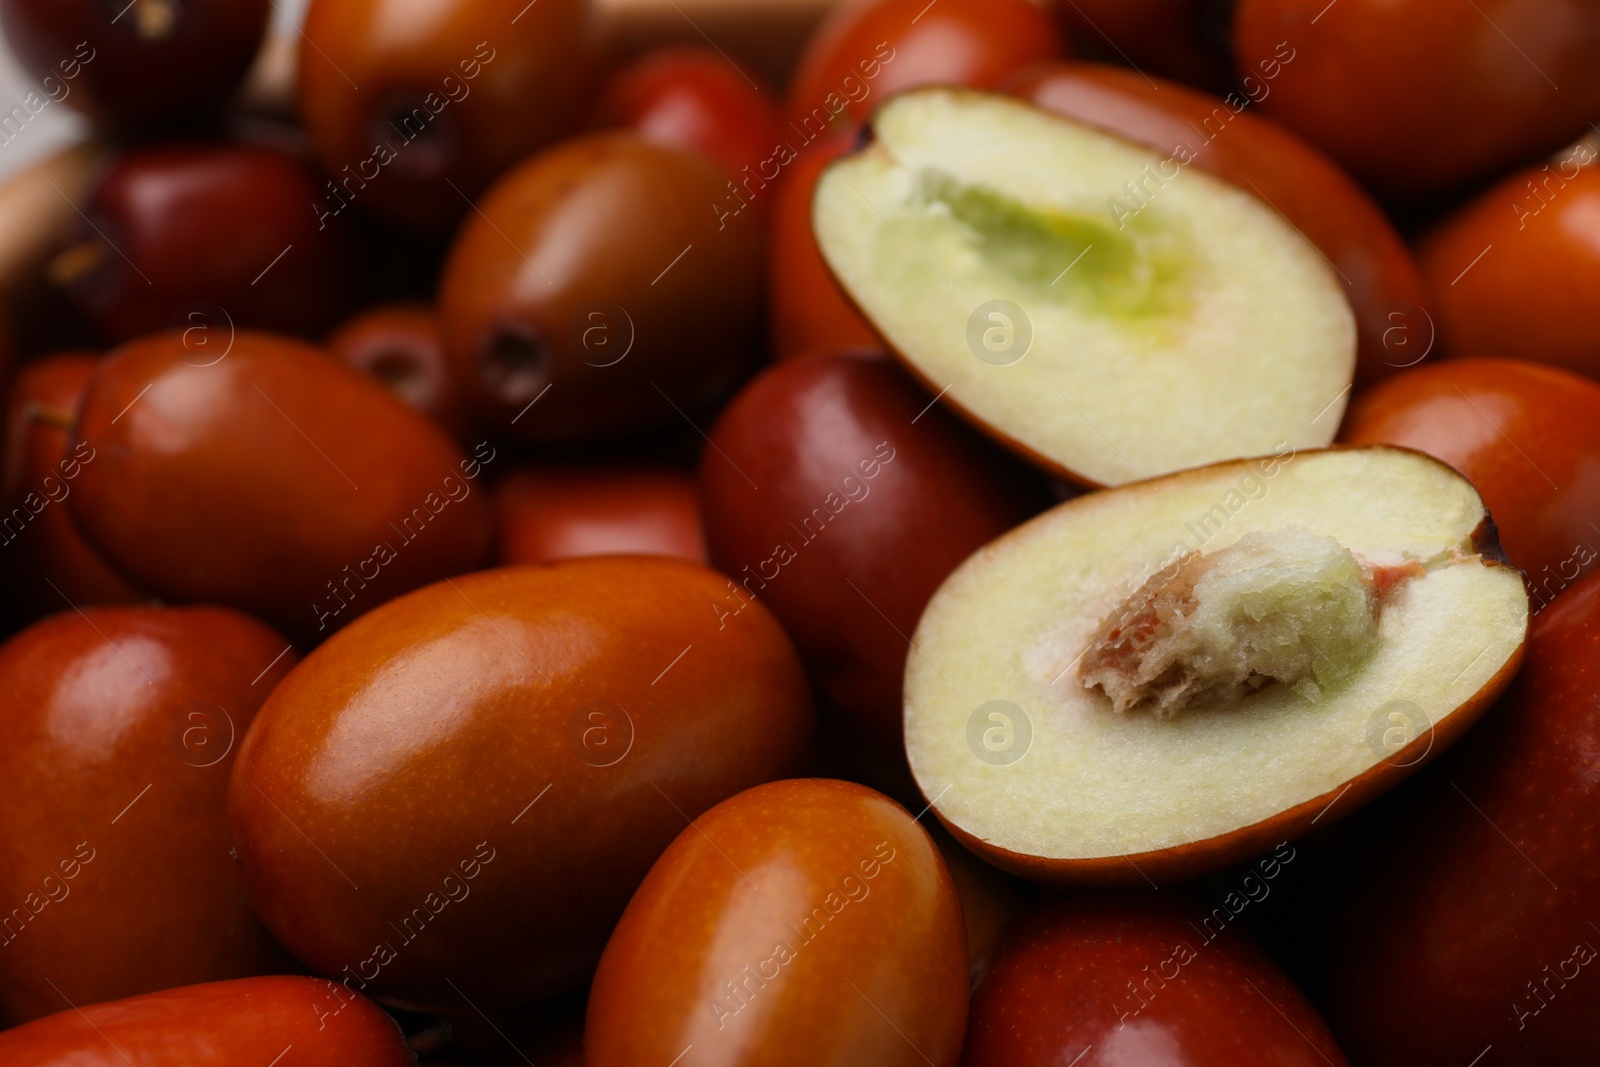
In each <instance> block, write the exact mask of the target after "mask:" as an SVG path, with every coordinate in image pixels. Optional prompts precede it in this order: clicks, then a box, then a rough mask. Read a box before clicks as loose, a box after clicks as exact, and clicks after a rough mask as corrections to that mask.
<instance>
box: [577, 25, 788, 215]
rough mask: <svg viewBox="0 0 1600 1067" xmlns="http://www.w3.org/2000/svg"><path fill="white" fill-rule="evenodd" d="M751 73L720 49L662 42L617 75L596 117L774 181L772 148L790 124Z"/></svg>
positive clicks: (737, 177) (731, 170) (740, 175)
mask: <svg viewBox="0 0 1600 1067" xmlns="http://www.w3.org/2000/svg"><path fill="white" fill-rule="evenodd" d="M747 77H748V75H747V74H745V73H743V68H742V67H737V66H734V65H733V64H731V63H730V62H729V61H728V60H727V59H724V58H723V57H722V56H721V55H719V54H718V53H717V52H716V51H715V50H714V49H711V48H685V47H678V48H662V49H659V50H657V51H654V52H651V53H649V54H647V55H646V56H644V57H643V58H642V59H640V60H638V61H636V62H635V63H633V64H632V65H631V66H629V67H627V68H626V69H624V70H622V71H620V72H619V73H617V74H616V75H615V76H613V77H612V79H611V81H610V82H609V83H608V84H607V85H606V88H605V91H604V92H603V93H602V94H601V96H600V103H599V104H598V105H597V106H596V108H595V114H594V121H595V123H596V124H597V125H599V126H604V127H609V126H623V127H627V128H628V129H631V130H633V132H635V133H637V134H638V135H639V136H640V137H643V138H644V139H645V140H647V141H650V142H653V143H655V144H660V145H666V146H667V147H669V148H688V149H692V150H694V151H696V152H700V153H702V154H704V155H706V156H709V157H710V158H712V159H714V160H716V161H717V163H718V164H719V165H720V166H721V167H722V169H723V170H725V171H726V172H727V173H728V176H729V177H730V179H732V180H734V181H742V180H743V179H745V178H753V180H754V181H755V182H757V183H759V182H761V181H762V180H763V179H765V180H768V181H770V180H771V178H772V177H773V175H774V173H775V172H776V166H775V163H776V161H775V160H774V159H773V150H774V148H775V147H776V146H777V145H778V143H779V142H780V141H781V140H783V137H784V134H785V133H786V132H787V130H786V129H785V128H784V127H783V125H782V120H781V119H780V118H779V116H778V105H777V104H776V103H775V102H774V101H773V99H772V97H771V96H770V95H769V94H768V93H767V92H766V90H764V89H761V88H758V87H757V86H755V85H752V84H751V83H750V82H749V81H747V80H746V78H747ZM763 164H765V165H763ZM760 203H761V204H762V207H763V210H764V209H765V205H766V201H764V200H763V201H760Z"/></svg>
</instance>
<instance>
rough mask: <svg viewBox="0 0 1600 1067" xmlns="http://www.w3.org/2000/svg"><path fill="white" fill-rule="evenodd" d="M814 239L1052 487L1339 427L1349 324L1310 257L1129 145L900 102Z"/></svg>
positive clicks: (832, 184)
mask: <svg viewBox="0 0 1600 1067" xmlns="http://www.w3.org/2000/svg"><path fill="white" fill-rule="evenodd" d="M978 145H981V146H982V150H981V151H979V150H977V148H976V147H975V146H978ZM1177 174H1181V179H1182V180H1175V175H1177ZM1136 183H1137V187H1136ZM1140 190H1142V192H1141V191H1140ZM812 225H813V227H814V228H815V230H816V235H817V242H818V244H819V246H820V247H821V249H822V253H823V257H824V258H825V259H826V260H827V262H828V265H829V266H830V267H831V268H832V269H833V272H834V274H835V275H836V276H837V277H838V278H839V281H840V283H841V284H842V285H843V287H844V290H845V292H847V293H849V294H850V296H851V298H852V299H853V300H855V302H856V303H857V305H858V306H859V307H860V308H861V310H862V312H863V313H864V314H865V315H866V317H867V318H868V320H869V321H871V322H872V323H873V325H874V326H875V327H876V328H877V330H878V331H879V333H881V334H882V335H883V337H884V339H885V341H886V342H887V343H888V344H889V345H890V347H891V348H892V349H893V350H894V352H895V353H896V354H897V355H898V356H899V357H900V358H901V360H902V361H903V362H904V363H905V364H906V365H907V366H908V367H909V368H910V369H911V371H912V373H913V374H915V375H916V376H917V377H918V378H919V379H920V380H921V381H922V383H923V384H924V385H926V386H927V387H928V390H929V392H931V393H935V394H939V395H942V396H944V397H946V398H947V400H948V402H949V403H950V404H951V405H953V406H954V407H955V408H956V409H957V410H958V411H961V412H963V413H964V414H965V415H967V416H968V417H969V418H970V419H972V420H973V421H974V422H975V423H977V424H978V425H979V426H980V427H981V428H983V429H984V430H985V432H987V433H989V434H991V435H993V436H994V437H996V438H998V439H999V440H1001V441H1002V442H1003V443H1005V444H1007V445H1008V446H1009V447H1011V448H1012V449H1013V450H1014V451H1016V452H1018V453H1019V454H1021V455H1024V456H1026V457H1028V458H1030V459H1032V460H1034V461H1035V462H1037V463H1038V464H1039V465H1040V466H1042V467H1044V468H1045V469H1046V470H1048V471H1049V472H1051V473H1053V474H1058V475H1060V476H1062V477H1066V478H1070V479H1072V480H1073V481H1076V482H1079V483H1082V484H1086V485H1091V486H1094V485H1121V484H1124V483H1127V482H1131V481H1142V480H1144V479H1146V478H1151V477H1155V476H1157V475H1160V474H1165V473H1168V472H1170V471H1174V470H1181V469H1184V468H1187V467H1192V466H1195V465H1197V464H1201V463H1207V462H1217V461H1221V460H1225V459H1236V458H1239V457H1242V456H1258V455H1265V454H1267V453H1269V452H1272V451H1273V450H1275V449H1278V448H1281V447H1283V446H1285V445H1287V446H1289V447H1291V448H1304V447H1318V446H1321V445H1325V444H1327V443H1328V442H1329V441H1331V440H1332V439H1333V435H1334V432H1335V430H1336V429H1337V427H1338V423H1339V416H1340V414H1342V411H1343V407H1344V402H1345V396H1346V395H1347V391H1348V388H1349V384H1350V380H1351V375H1352V373H1353V372H1354V368H1355V350H1356V330H1355V321H1354V317H1353V315H1352V313H1351V310H1350V305H1349V302H1348V301H1347V300H1346V299H1345V296H1344V292H1343V286H1342V285H1341V283H1340V282H1339V280H1338V277H1337V276H1336V275H1335V274H1334V273H1333V271H1332V269H1331V268H1330V267H1329V266H1328V262H1327V259H1326V257H1324V256H1323V255H1322V254H1321V253H1320V252H1319V251H1317V249H1316V247H1315V246H1313V245H1312V244H1311V243H1310V242H1309V241H1307V240H1306V239H1305V237H1303V236H1302V235H1301V234H1300V233H1298V232H1297V231H1296V230H1295V229H1294V227H1292V226H1291V225H1289V223H1288V222H1286V221H1285V220H1284V219H1283V217H1282V216H1280V215H1279V214H1278V213H1277V212H1276V211H1274V210H1273V209H1272V208H1271V206H1270V205H1268V204H1266V203H1265V202H1263V201H1262V200H1260V199H1258V198H1257V197H1255V196H1253V195H1252V194H1250V193H1248V192H1245V191H1243V190H1241V189H1238V188H1236V187H1235V186H1232V185H1229V184H1227V183H1225V182H1223V181H1221V180H1220V179H1218V178H1216V177H1214V176H1212V175H1210V174H1206V173H1203V172H1200V171H1196V170H1192V169H1191V170H1190V171H1189V172H1188V173H1182V172H1181V171H1180V170H1179V169H1178V165H1177V162H1176V160H1174V159H1171V158H1163V157H1161V156H1160V155H1158V154H1157V153H1156V152H1154V151H1152V150H1150V149H1148V148H1145V147H1143V146H1141V145H1135V144H1133V143H1131V142H1129V141H1126V140H1123V139H1122V138H1119V137H1113V136H1111V135H1109V134H1106V133H1104V132H1102V131H1100V130H1095V129H1092V128H1091V127H1089V126H1086V125H1083V124H1081V123H1078V122H1075V121H1072V120H1070V119H1067V118H1064V117H1062V116H1060V115H1056V114H1053V113H1051V112H1049V111H1046V110H1045V109H1043V108H1040V107H1036V106H1033V105H1030V104H1028V103H1026V102H1024V101H1021V100H1018V99H1016V98H1014V97H1009V96H999V95H995V94H990V93H979V92H975V91H972V90H962V89H946V88H931V89H918V90H913V91H910V92H906V93H901V94H900V95H899V96H896V97H895V98H894V99H893V100H891V101H889V102H888V103H887V104H885V105H884V106H883V107H882V108H881V109H880V110H879V111H878V113H877V115H876V116H875V117H874V120H873V133H872V139H871V141H870V142H869V143H867V144H866V145H865V146H864V147H863V148H862V149H861V150H860V151H859V152H857V153H856V154H855V155H852V156H849V157H846V158H844V159H841V160H838V161H837V162H835V163H834V164H833V165H832V166H831V167H829V168H828V170H827V171H826V172H825V173H824V174H823V176H822V179H821V180H820V181H819V182H818V183H817V193H816V198H815V201H814V203H813V205H812ZM1241 382H1248V383H1249V385H1248V386H1247V387H1241V385H1240V383H1241Z"/></svg>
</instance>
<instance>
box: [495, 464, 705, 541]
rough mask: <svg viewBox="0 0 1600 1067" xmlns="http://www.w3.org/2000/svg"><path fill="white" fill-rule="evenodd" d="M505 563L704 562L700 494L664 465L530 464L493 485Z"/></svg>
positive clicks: (689, 481) (685, 477)
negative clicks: (597, 559) (598, 559)
mask: <svg viewBox="0 0 1600 1067" xmlns="http://www.w3.org/2000/svg"><path fill="white" fill-rule="evenodd" d="M494 505H495V516H496V518H497V520H498V524H499V537H498V538H497V539H496V540H497V544H498V545H499V560H500V562H501V563H503V564H514V563H551V562H554V561H555V560H558V559H574V558H577V557H579V556H610V555H644V556H676V557H678V558H679V559H686V560H689V561H691V562H694V563H704V562H706V547H705V531H704V530H703V529H702V523H701V521H700V501H699V491H698V489H697V488H696V486H695V480H694V479H693V478H692V477H690V476H689V475H687V474H682V473H679V472H678V471H674V470H671V469H668V468H665V467H661V468H651V467H637V466H594V467H578V466H569V467H531V466H530V467H524V468H522V469H520V470H517V471H514V472H512V474H511V475H510V476H509V477H507V478H506V479H505V480H504V481H502V482H501V483H500V484H499V485H497V486H495V490H494Z"/></svg>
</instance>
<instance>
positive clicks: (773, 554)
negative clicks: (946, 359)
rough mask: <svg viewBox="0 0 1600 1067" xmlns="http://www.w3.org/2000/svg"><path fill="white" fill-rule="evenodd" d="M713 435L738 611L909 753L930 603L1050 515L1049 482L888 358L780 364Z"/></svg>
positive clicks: (716, 524) (856, 723)
mask: <svg viewBox="0 0 1600 1067" xmlns="http://www.w3.org/2000/svg"><path fill="white" fill-rule="evenodd" d="M930 405H932V406H930ZM711 443H712V445H713V446H714V447H712V448H708V449H706V451H705V453H704V455H703V456H702V459H701V468H700V487H701V492H702V494H703V499H704V501H705V508H706V530H707V537H708V540H709V543H710V547H711V558H712V560H713V561H714V562H715V563H716V564H717V566H718V567H719V568H720V569H721V570H722V571H723V572H724V573H726V574H728V575H729V576H731V578H732V579H733V581H732V582H731V583H730V586H729V592H728V595H727V596H726V597H725V598H724V599H725V602H726V603H725V607H724V609H723V610H726V611H728V612H730V613H736V612H738V611H739V610H740V609H741V607H742V606H743V605H744V604H746V603H748V602H751V601H759V602H761V603H763V604H765V605H767V606H768V607H769V608H771V609H772V611H773V613H774V614H776V615H777V616H778V618H779V619H780V620H782V622H783V623H784V626H785V627H786V628H787V629H788V631H789V633H790V634H792V635H793V636H794V639H795V643H796V644H797V645H798V646H799V647H800V651H801V654H802V655H803V656H804V657H805V659H806V662H807V663H808V664H809V665H810V667H811V671H812V677H813V678H814V679H816V682H817V686H818V688H819V689H820V690H821V691H822V692H823V694H824V695H826V696H827V697H828V699H829V700H831V701H833V702H834V703H835V704H837V705H838V706H839V707H840V708H841V709H842V710H843V711H844V712H845V713H846V714H847V715H848V717H849V721H850V723H851V727H850V732H851V735H852V736H853V737H858V738H860V739H861V740H865V741H868V742H869V743H871V744H873V745H876V746H877V747H878V748H879V749H880V750H882V751H883V752H886V753H893V754H895V755H896V756H898V754H899V753H900V752H901V750H902V749H901V740H900V716H901V702H900V682H901V678H902V677H903V676H904V674H905V662H906V656H907V655H908V654H911V652H910V650H909V649H908V646H907V638H908V637H909V635H910V633H911V631H912V630H913V629H915V628H916V625H917V619H918V618H919V617H920V616H921V614H922V609H923V608H924V607H925V606H926V605H927V602H928V598H929V597H931V596H932V595H933V591H934V590H935V589H937V588H938V587H939V583H940V582H942V581H944V579H945V577H946V576H947V575H949V573H950V572H951V571H952V570H954V569H955V568H956V566H957V565H958V564H959V563H960V562H961V561H962V560H964V559H966V558H967V556H969V555H971V554H972V553H973V552H974V551H976V550H977V549H978V548H979V547H981V546H982V545H984V544H986V543H987V542H989V541H991V540H993V539H994V538H996V537H999V536H1000V535H1001V534H1003V533H1005V532H1006V531H1007V530H1009V529H1011V528H1012V527H1013V526H1016V525H1017V524H1018V523H1020V522H1022V521H1023V520H1024V519H1026V518H1028V517H1029V516H1031V515H1032V514H1034V513H1035V512H1036V511H1037V510H1038V508H1039V507H1040V506H1041V504H1042V499H1043V497H1044V494H1043V493H1042V491H1040V487H1039V486H1038V484H1037V483H1036V482H1035V481H1034V480H1033V479H1031V478H1030V477H1029V474H1028V472H1027V471H1026V470H1025V469H1021V468H1020V466H1019V465H1018V464H1016V463H1015V462H1014V461H1012V460H1011V459H1010V458H1009V457H1007V456H1005V455H1004V454H1003V453H1001V452H1000V451H999V450H998V449H995V448H994V447H993V446H991V445H989V444H988V442H986V441H984V440H983V439H982V438H981V437H979V436H978V435H977V434H975V433H973V432H972V431H971V430H969V429H967V428H966V427H964V426H962V425H960V424H959V423H958V422H956V420H955V419H953V418H952V417H951V416H950V415H948V414H947V413H945V412H944V411H942V410H940V409H939V408H938V407H937V405H933V398H932V397H930V396H928V395H927V394H926V393H924V392H923V391H922V390H921V389H919V388H918V387H917V386H916V384H915V383H914V382H912V381H911V380H910V378H908V377H907V376H906V374H905V372H903V371H902V370H901V369H900V368H899V367H898V366H896V365H895V364H894V363H893V362H892V361H891V360H889V359H888V358H887V357H886V356H883V355H881V354H858V353H845V354H827V355H814V356H808V357H805V358H802V359H798V360H791V361H789V362H786V363H783V364H780V365H779V366H777V367H775V368H773V369H772V370H769V371H767V372H766V373H765V374H763V375H761V376H760V377H759V378H757V379H756V380H755V381H753V382H751V383H750V384H749V385H748V386H746V387H745V389H744V390H743V391H742V392H741V393H740V394H739V395H738V396H737V397H735V398H734V400H733V402H732V403H731V404H729V405H728V407H727V408H726V409H724V411H723V414H722V417H721V418H720V419H718V420H717V423H716V425H715V426H714V427H713V428H712V429H711ZM858 731H859V732H858Z"/></svg>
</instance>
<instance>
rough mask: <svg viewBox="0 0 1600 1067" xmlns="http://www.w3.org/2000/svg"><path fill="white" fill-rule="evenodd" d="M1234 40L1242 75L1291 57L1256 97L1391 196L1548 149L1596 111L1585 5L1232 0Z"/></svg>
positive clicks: (1593, 31) (1465, 178) (1596, 19)
mask: <svg viewBox="0 0 1600 1067" xmlns="http://www.w3.org/2000/svg"><path fill="white" fill-rule="evenodd" d="M1233 43H1234V53H1235V56H1236V58H1237V62H1238V67H1239V72H1240V73H1241V74H1245V73H1249V72H1251V71H1254V70H1255V69H1256V68H1257V66H1258V65H1259V64H1260V63H1261V62H1263V61H1266V60H1268V59H1270V58H1271V57H1273V56H1274V54H1275V53H1276V52H1277V51H1278V49H1279V48H1280V47H1283V48H1284V51H1285V54H1288V53H1290V52H1292V53H1293V56H1294V58H1293V59H1292V60H1291V61H1289V62H1286V63H1285V64H1284V66H1283V70H1282V73H1281V76H1280V77H1278V78H1277V79H1276V80H1274V82H1273V83H1272V92H1271V94H1270V95H1269V96H1267V97H1266V98H1265V99H1263V100H1262V101H1261V106H1262V107H1263V108H1264V109H1265V110H1266V112H1267V113H1268V114H1269V115H1272V116H1273V117H1274V118H1276V119H1278V120H1279V121H1280V122H1282V123H1284V125H1286V126H1288V127H1289V128H1291V129H1293V130H1294V131H1296V132H1297V133H1299V134H1300V135H1302V136H1303V137H1305V138H1306V139H1307V140H1309V141H1311V142H1312V143H1313V144H1316V145H1318V146H1319V147H1321V148H1322V149H1323V150H1324V151H1326V152H1328V154H1330V155H1331V156H1333V157H1334V158H1335V159H1337V160H1339V161H1340V162H1341V163H1343V164H1344V165H1345V166H1346V167H1348V168H1349V169H1350V170H1351V171H1352V172H1353V173H1354V174H1355V175H1356V177H1358V178H1360V179H1362V180H1363V181H1364V182H1365V183H1366V184H1368V185H1370V186H1372V187H1373V188H1375V189H1378V190H1379V191H1381V192H1385V193H1389V194H1393V195H1398V196H1404V197H1422V196H1426V195H1427V194H1429V193H1436V192H1442V191H1445V190H1449V189H1453V188H1457V187H1459V186H1461V185H1463V184H1466V183H1468V182H1470V181H1472V180H1474V179H1478V178H1484V177H1489V176H1491V175H1493V174H1494V173H1496V172H1497V171H1503V170H1505V169H1507V168H1509V167H1511V166H1513V165H1515V164H1517V163H1521V162H1524V161H1526V160H1529V159H1532V158H1534V157H1536V156H1538V155H1540V154H1541V153H1544V152H1552V151H1555V150H1556V149H1558V148H1560V147H1561V146H1562V145H1563V144H1566V143H1568V142H1570V141H1572V140H1573V139H1574V138H1576V137H1578V136H1579V135H1580V134H1582V133H1583V132H1584V130H1585V124H1586V123H1588V122H1589V120H1591V119H1592V118H1593V117H1594V116H1595V115H1596V114H1600V7H1596V6H1595V5H1594V4H1592V3H1588V2H1587V0H1533V2H1527V0H1478V2H1476V3H1472V4H1462V3H1457V2H1456V0H1344V2H1341V3H1339V4H1337V5H1335V6H1334V7H1331V8H1328V7H1327V6H1326V0H1239V5H1238V7H1237V8H1236V9H1235V12H1234V22H1233ZM1279 58H1283V57H1282V56H1279ZM1557 86H1559V87H1560V89H1559V91H1558V90H1557Z"/></svg>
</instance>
